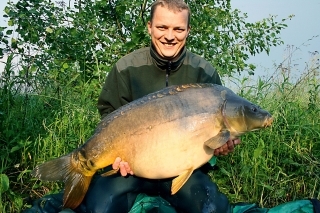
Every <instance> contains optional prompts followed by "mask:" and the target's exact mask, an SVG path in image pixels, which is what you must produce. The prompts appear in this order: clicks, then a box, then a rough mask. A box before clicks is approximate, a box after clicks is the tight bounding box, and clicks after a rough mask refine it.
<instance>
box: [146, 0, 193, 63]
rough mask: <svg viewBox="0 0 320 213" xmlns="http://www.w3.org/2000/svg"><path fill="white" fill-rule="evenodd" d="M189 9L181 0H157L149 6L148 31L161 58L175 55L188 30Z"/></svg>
mask: <svg viewBox="0 0 320 213" xmlns="http://www.w3.org/2000/svg"><path fill="white" fill-rule="evenodd" d="M189 22H190V9H189V7H188V5H187V4H186V3H185V2H184V1H183V0H157V1H155V2H154V3H153V5H152V6H151V18H150V21H149V22H148V32H149V34H150V36H151V40H152V44H153V45H154V47H155V48H156V50H157V52H158V54H159V55H160V56H162V57H163V58H166V59H168V60H172V59H174V58H175V57H177V56H178V55H179V53H180V51H181V49H182V48H183V47H184V45H185V43H186V39H187V37H188V34H189V31H190V26H189Z"/></svg>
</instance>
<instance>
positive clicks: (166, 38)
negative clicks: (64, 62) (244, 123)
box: [88, 0, 240, 212]
mask: <svg viewBox="0 0 320 213" xmlns="http://www.w3.org/2000/svg"><path fill="white" fill-rule="evenodd" d="M189 21H190V10H189V7H188V6H187V5H186V4H185V3H184V2H183V1H182V0H173V1H166V0H158V1H156V2H154V4H153V5H152V7H151V20H150V21H149V22H148V26H147V27H148V33H149V34H150V36H151V41H152V44H151V47H147V48H142V49H139V50H137V51H135V52H133V53H131V54H129V55H126V56H125V57H123V58H121V59H120V60H119V61H118V62H117V63H116V64H115V66H114V67H113V69H112V70H111V71H110V73H109V74H108V77H107V79H106V82H105V84H104V86H103V89H102V92H101V94H100V97H99V100H98V109H99V112H100V114H101V116H102V117H105V116H106V115H107V114H109V113H110V112H112V111H113V110H115V109H117V108H119V107H120V106H122V105H125V104H127V103H129V102H131V101H133V100H135V99H138V98H141V97H142V96H144V95H147V94H149V93H151V92H155V91H157V90H160V89H162V88H164V87H165V86H170V85H177V84H186V83H215V84H221V81H220V78H219V75H218V74H217V72H216V71H215V69H214V68H213V67H212V65H211V64H210V63H208V62H207V61H205V60H204V59H203V58H201V57H199V56H197V55H195V54H193V53H191V52H189V51H188V50H187V49H186V46H185V45H186V39H187V37H188V34H189V32H190V25H189ZM150 116H152V115H150ZM164 134H165V132H164ZM238 143H240V140H239V139H237V140H235V141H231V140H230V141H228V143H226V145H224V146H223V147H221V148H220V149H217V150H215V155H220V154H223V155H225V154H227V153H228V152H230V151H232V150H233V147H234V144H238ZM155 166H156V165H155ZM117 168H120V173H121V175H122V176H126V175H127V174H128V173H129V174H133V172H132V171H131V170H130V165H128V164H127V163H126V162H121V159H120V158H117V159H116V161H115V163H114V164H113V169H117ZM109 179H112V180H113V181H114V182H113V184H116V185H122V184H128V182H129V181H130V182H131V183H132V184H130V186H129V187H128V189H121V190H118V191H117V192H111V191H109V189H108V187H106V185H110V182H109V183H107V180H106V179H102V178H100V181H101V183H100V184H98V185H100V186H103V187H104V191H109V192H108V193H110V194H112V196H117V195H121V196H119V197H117V199H118V200H119V201H112V202H109V200H108V198H107V197H106V198H105V199H101V200H100V201H99V202H104V203H108V206H109V207H110V208H111V206H112V205H114V204H113V202H118V205H120V202H121V203H122V207H123V210H119V206H118V205H114V206H115V208H112V209H117V210H118V212H127V211H129V209H130V207H131V204H132V201H133V200H132V199H131V201H128V200H126V199H123V201H121V200H122V197H126V196H127V193H129V194H130V193H131V192H130V191H135V190H136V189H140V190H138V192H146V193H149V194H156V195H160V196H162V197H163V198H164V199H166V200H167V201H169V202H170V203H171V204H172V205H173V206H174V207H175V208H176V209H177V211H181V212H228V211H230V206H229V203H228V200H227V198H226V197H225V195H223V194H221V193H220V192H219V191H218V190H217V187H216V185H215V184H214V183H212V182H211V180H210V178H209V177H208V176H207V174H205V173H203V172H201V170H197V171H195V172H194V174H193V175H192V176H191V177H190V179H189V181H188V182H187V183H186V185H185V186H184V187H183V188H182V189H180V190H179V191H178V193H177V194H176V195H173V196H172V195H170V190H169V189H170V186H171V180H172V179H169V180H159V181H150V180H145V179H142V178H137V177H132V176H129V177H127V178H122V177H118V178H113V177H110V178H109ZM115 179H116V180H115ZM136 179H138V180H136ZM98 182H99V180H98ZM102 182H105V183H102ZM150 182H151V183H150ZM149 184H150V188H148V187H140V185H149ZM132 186H134V187H132ZM153 188H154V189H153ZM129 189H130V190H129ZM193 191H194V193H195V194H192V193H193ZM101 193H103V192H102V191H101V192H99V194H101ZM196 194H197V195H196ZM88 195H89V196H90V195H91V193H90V192H89V193H88ZM92 195H93V197H94V196H98V193H93V194H92ZM136 195H137V193H136V194H134V195H132V194H131V195H130V196H131V197H134V198H135V197H136ZM128 202H129V203H130V205H129V206H126V207H125V208H127V209H125V208H124V206H123V203H128ZM88 205H90V204H88ZM89 209H90V208H89ZM90 210H91V209H90ZM105 212H112V211H111V210H110V211H105Z"/></svg>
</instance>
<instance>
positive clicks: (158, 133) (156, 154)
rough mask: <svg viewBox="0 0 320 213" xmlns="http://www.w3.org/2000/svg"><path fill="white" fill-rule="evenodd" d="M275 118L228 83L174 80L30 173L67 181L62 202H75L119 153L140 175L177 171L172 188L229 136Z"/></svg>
mask: <svg viewBox="0 0 320 213" xmlns="http://www.w3.org/2000/svg"><path fill="white" fill-rule="evenodd" d="M272 121H273V118H272V116H271V115H270V113H269V112H267V111H265V110H263V109H261V108H260V107H258V106H256V105H255V104H253V103H251V102H249V101H248V100H246V99H244V98H242V97H240V96H238V95H236V94H235V93H234V92H232V91H231V90H230V89H228V88H226V87H224V86H221V85H215V84H187V85H180V86H171V87H167V88H165V89H162V90H160V91H158V92H155V93H152V94H149V95H147V96H145V97H142V98H140V99H137V100H135V101H133V102H131V103H129V104H127V105H125V106H123V107H121V108H119V109H117V110H116V111H114V112H112V113H111V114H109V115H107V116H106V117H105V118H104V119H103V120H102V121H101V122H100V123H99V125H98V127H97V128H96V130H95V133H94V135H93V136H92V137H91V138H89V139H88V140H87V141H86V143H85V144H83V145H82V146H81V147H79V148H77V149H75V150H74V151H72V152H71V153H69V154H67V155H65V156H62V157H59V158H56V159H53V160H50V161H48V162H45V163H43V164H41V165H39V166H36V168H35V169H34V170H33V171H32V175H33V176H34V177H37V178H39V179H41V180H46V181H63V182H64V183H65V191H64V207H66V208H76V207H77V206H78V205H79V204H80V203H81V201H82V200H83V198H84V196H85V194H86V192H87V189H88V187H89V184H90V182H91V178H92V176H93V175H94V174H95V173H96V172H97V171H98V170H99V169H102V168H105V167H106V166H108V165H111V164H112V163H113V162H114V160H115V159H116V157H121V158H122V159H123V160H124V161H127V162H128V163H129V165H130V167H131V169H132V171H133V172H134V174H135V175H136V176H139V177H143V178H150V179H163V178H170V177H175V178H174V179H173V181H172V188H171V193H172V194H174V193H176V192H177V191H178V190H179V189H180V188H181V187H182V186H183V185H184V183H185V182H186V181H187V180H188V178H189V177H190V175H191V174H192V172H193V171H194V170H195V169H197V168H199V167H200V166H202V165H203V164H205V163H206V162H208V161H209V160H210V159H211V157H212V156H213V152H214V149H216V148H218V147H220V146H222V145H223V144H225V143H226V142H227V140H228V139H229V138H236V137H239V136H240V135H242V134H244V133H246V132H249V131H253V130H258V129H261V128H265V127H268V126H270V125H271V123H272ZM155 165H156V166H155ZM115 172H117V171H114V170H111V171H109V172H107V173H105V174H102V175H111V174H114V173H115Z"/></svg>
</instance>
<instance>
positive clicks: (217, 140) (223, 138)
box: [204, 131, 230, 149]
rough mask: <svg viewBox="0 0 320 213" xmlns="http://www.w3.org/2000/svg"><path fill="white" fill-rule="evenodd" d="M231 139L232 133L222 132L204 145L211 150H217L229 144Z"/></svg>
mask: <svg viewBox="0 0 320 213" xmlns="http://www.w3.org/2000/svg"><path fill="white" fill-rule="evenodd" d="M229 138H230V132H229V131H222V132H219V134H217V135H216V136H214V137H213V138H210V139H209V140H207V141H206V142H204V144H205V145H206V146H208V147H210V148H211V149H217V148H219V147H221V146H222V145H223V144H225V143H227V141H228V140H229Z"/></svg>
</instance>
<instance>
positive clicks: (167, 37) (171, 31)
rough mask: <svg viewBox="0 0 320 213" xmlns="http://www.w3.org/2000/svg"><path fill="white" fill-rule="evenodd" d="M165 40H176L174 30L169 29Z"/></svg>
mask: <svg viewBox="0 0 320 213" xmlns="http://www.w3.org/2000/svg"><path fill="white" fill-rule="evenodd" d="M165 39H166V40H168V41H172V40H174V32H173V30H172V29H168V30H167V32H166V34H165Z"/></svg>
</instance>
